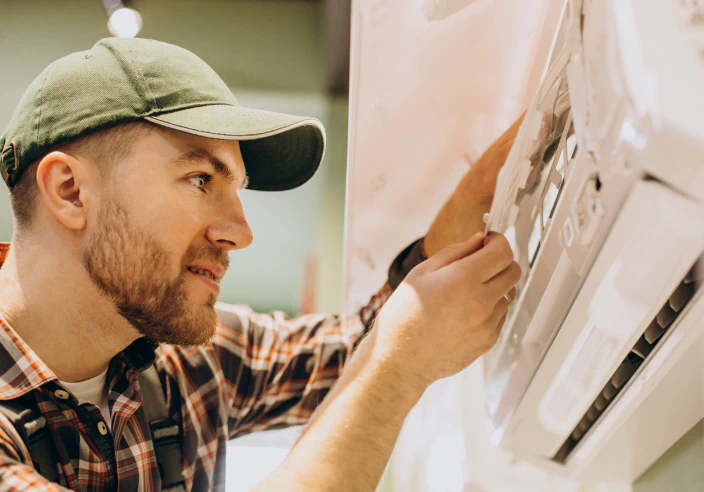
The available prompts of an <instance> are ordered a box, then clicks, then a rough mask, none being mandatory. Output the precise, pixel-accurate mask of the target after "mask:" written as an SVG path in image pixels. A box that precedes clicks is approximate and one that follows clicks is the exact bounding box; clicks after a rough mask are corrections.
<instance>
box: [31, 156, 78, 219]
mask: <svg viewBox="0 0 704 492" xmlns="http://www.w3.org/2000/svg"><path fill="white" fill-rule="evenodd" d="M86 179H87V173H86V169H85V165H83V164H82V163H81V162H80V161H79V160H78V159H76V158H75V157H72V156H70V155H68V154H66V153H64V152H60V151H54V152H51V153H49V154H47V155H46V156H44V158H43V159H42V160H41V161H40V162H39V165H38V167H37V185H38V186H39V190H40V193H41V196H42V201H43V203H44V205H45V206H46V207H47V209H48V210H49V212H50V213H51V214H52V215H53V216H54V217H56V219H57V220H58V221H59V222H61V223H62V224H63V225H64V226H66V227H68V228H69V229H73V230H81V229H83V228H84V227H85V226H86V218H87V211H86V208H85V207H84V203H83V201H84V200H85V199H86V194H87V193H86V191H85V188H86V187H85V184H86V183H85V180H86Z"/></svg>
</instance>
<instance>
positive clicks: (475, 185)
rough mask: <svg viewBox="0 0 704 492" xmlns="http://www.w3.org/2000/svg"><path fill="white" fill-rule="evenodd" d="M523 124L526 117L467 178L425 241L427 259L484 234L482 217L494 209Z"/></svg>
mask: <svg viewBox="0 0 704 492" xmlns="http://www.w3.org/2000/svg"><path fill="white" fill-rule="evenodd" d="M522 122H523V116H521V117H520V118H518V119H517V120H516V121H515V122H514V123H513V125H511V126H510V127H509V128H508V129H506V131H505V132H504V133H503V134H502V135H501V136H500V137H499V138H497V139H496V140H495V141H494V143H492V144H491V145H490V146H489V148H488V149H486V151H484V153H483V154H482V156H481V157H480V158H479V160H478V161H477V162H476V163H475V164H474V165H473V166H472V168H471V169H470V170H469V171H468V172H467V174H465V175H464V177H463V178H462V180H461V181H460V183H459V185H458V186H457V188H456V189H455V192H454V193H453V194H452V196H451V197H450V199H449V200H448V201H447V202H445V205H443V207H442V208H441V209H440V212H439V213H438V215H437V216H436V217H435V220H434V221H433V224H432V225H431V226H430V229H429V230H428V234H427V235H426V236H425V239H424V240H423V249H424V253H425V255H426V256H428V257H430V256H432V255H434V254H435V253H437V252H438V251H440V250H441V249H442V248H444V247H445V246H448V245H450V244H454V243H459V242H461V241H466V240H467V239H469V238H470V237H471V236H472V235H473V234H475V233H476V232H478V231H483V230H484V225H485V224H484V221H483V217H484V214H485V213H488V212H489V210H490V209H491V202H492V200H493V199H494V189H495V188H496V178H497V176H498V175H499V171H500V170H501V167H502V166H503V165H504V162H505V161H506V158H507V157H508V153H509V151H510V150H511V146H513V142H514V140H515V139H516V134H517V133H518V128H519V127H520V126H521V123H522Z"/></svg>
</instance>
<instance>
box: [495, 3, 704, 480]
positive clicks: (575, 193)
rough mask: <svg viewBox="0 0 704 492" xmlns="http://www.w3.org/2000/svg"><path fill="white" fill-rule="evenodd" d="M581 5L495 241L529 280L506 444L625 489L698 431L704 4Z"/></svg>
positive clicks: (525, 136) (510, 172)
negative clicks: (503, 239) (500, 238)
mask: <svg viewBox="0 0 704 492" xmlns="http://www.w3.org/2000/svg"><path fill="white" fill-rule="evenodd" d="M665 3H666V4H667V5H666V6H665V5H664V4H663V2H662V1H657V0H638V1H636V0H619V1H609V0H592V1H590V0H584V1H582V0H569V1H568V2H567V3H566V5H565V8H564V11H563V16H562V22H561V24H560V27H559V30H558V33H557V34H556V36H555V42H554V46H553V50H552V55H551V56H550V61H549V65H548V67H547V69H546V71H545V74H544V76H543V79H542V82H541V85H540V87H539V90H538V91H537V93H536V95H535V97H534V99H533V102H532V104H531V106H530V108H529V110H528V112H527V113H526V116H525V119H524V122H523V124H522V126H521V128H520V130H519V133H518V136H517V139H516V143H515V145H514V146H513V148H512V150H511V153H510V155H509V158H508V160H507V162H506V164H505V166H504V169H503V170H502V172H501V174H500V176H499V180H498V182H497V189H496V197H495V200H494V204H493V206H492V209H491V212H490V214H489V215H488V216H487V217H486V220H487V229H488V230H495V231H500V232H502V233H503V234H505V235H506V236H507V237H508V238H509V240H510V241H511V242H512V245H513V247H514V252H515V254H516V260H517V261H518V262H519V263H520V265H521V267H522V268H523V278H522V279H521V282H520V283H519V286H518V297H517V299H516V300H515V302H514V303H513V304H512V307H511V310H510V312H509V317H508V320H507V322H506V324H505V326H504V328H503V331H502V335H501V338H500V340H499V342H498V343H497V345H496V346H495V347H494V349H493V350H492V351H491V352H490V353H489V354H487V356H486V357H485V358H484V360H483V364H484V382H485V390H486V412H487V415H488V419H489V422H490V427H491V431H492V440H493V442H494V443H495V444H497V445H500V446H501V447H503V448H506V449H509V450H511V451H513V452H514V453H515V454H516V456H517V457H520V458H523V459H526V460H528V461H530V462H533V463H535V464H538V465H540V466H541V467H544V468H546V469H548V470H550V471H551V472H554V473H560V474H565V475H568V476H572V477H579V478H582V479H592V480H613V481H624V482H630V481H632V480H634V479H635V478H637V477H638V476H639V475H640V474H642V472H644V471H645V470H646V469H647V468H648V467H649V466H650V465H651V464H652V463H653V462H654V461H655V460H656V459H657V458H658V457H659V456H661V455H662V454H663V453H664V452H665V451H666V450H667V449H668V448H669V447H670V446H672V444H674V443H675V442H676V441H677V440H678V439H679V438H680V437H681V436H682V435H684V434H685V433H686V432H687V431H688V430H689V429H690V428H691V427H692V426H693V425H694V424H696V423H697V422H698V421H699V420H701V419H702V417H704V319H702V315H703V314H704V300H703V296H704V294H703V293H702V289H700V288H699V287H700V283H701V282H700V281H701V270H700V269H699V268H697V265H698V261H699V259H700V257H701V256H702V253H703V252H704V91H703V90H702V88H704V57H702V50H703V49H704V28H702V24H701V22H702V19H704V8H703V7H702V5H703V4H702V2H684V1H670V2H665Z"/></svg>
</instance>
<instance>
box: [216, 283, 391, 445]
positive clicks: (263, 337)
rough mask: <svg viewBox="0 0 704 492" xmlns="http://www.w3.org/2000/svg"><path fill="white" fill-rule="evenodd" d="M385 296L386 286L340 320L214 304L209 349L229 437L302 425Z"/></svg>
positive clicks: (337, 375) (389, 292) (328, 388)
mask: <svg viewBox="0 0 704 492" xmlns="http://www.w3.org/2000/svg"><path fill="white" fill-rule="evenodd" d="M390 295H391V289H390V287H389V286H388V285H385V286H384V287H383V288H382V289H381V290H380V291H379V292H378V293H377V294H376V295H375V296H373V297H372V299H371V300H370V302H369V303H368V305H367V306H365V307H364V308H363V309H361V310H360V311H359V312H358V313H357V314H355V315H353V316H346V317H344V316H336V315H329V314H317V315H307V316H302V317H298V318H294V319H289V318H287V317H286V316H285V315H284V314H283V313H273V314H258V313H255V312H253V311H252V310H251V309H250V308H249V307H247V306H235V305H228V304H218V305H216V310H217V313H218V317H219V319H220V323H219V326H218V329H217V331H216V334H215V337H214V338H213V341H212V347H213V349H214V354H213V355H214V356H215V357H216V359H217V361H218V364H219V366H220V368H221V369H222V374H223V376H224V379H223V386H224V388H223V389H224V393H225V395H226V403H225V404H226V406H227V412H228V428H229V436H230V438H234V437H238V436H242V435H245V434H248V433H250V432H255V431H261V430H267V429H275V428H281V427H288V426H292V425H301V424H305V423H307V422H308V420H309V419H310V417H311V416H312V415H313V412H314V411H315V409H316V408H317V406H318V405H319V404H320V402H321V401H323V398H324V397H325V395H327V393H328V392H329V391H330V389H331V387H332V386H333V384H334V383H335V381H337V379H338V378H339V376H340V374H341V373H342V369H343V367H344V366H345V365H346V363H347V362H348V360H349V359H350V357H351V355H352V352H353V350H354V348H355V347H356V345H357V344H358V343H359V341H360V340H361V339H362V338H363V337H364V335H365V334H366V333H367V332H368V331H369V329H370V328H371V325H372V320H373V317H374V315H375V314H376V311H377V310H378V309H379V308H381V306H382V305H383V304H384V302H386V300H387V299H388V298H389V296H390Z"/></svg>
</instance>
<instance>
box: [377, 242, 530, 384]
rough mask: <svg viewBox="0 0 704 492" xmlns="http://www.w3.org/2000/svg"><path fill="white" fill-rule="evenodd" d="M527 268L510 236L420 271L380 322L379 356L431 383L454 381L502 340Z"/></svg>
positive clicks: (449, 253) (473, 245) (441, 257)
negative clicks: (517, 259)
mask: <svg viewBox="0 0 704 492" xmlns="http://www.w3.org/2000/svg"><path fill="white" fill-rule="evenodd" d="M520 278H521V268H520V267H519V266H518V264H517V263H516V262H515V261H513V253H512V251H511V247H510V246H509V244H508V241H506V238H505V237H504V236H502V235H500V234H497V233H491V234H490V235H489V236H488V237H487V238H486V240H485V239H484V238H483V236H482V235H481V233H478V234H477V235H476V236H474V237H472V239H470V240H469V241H465V242H464V243H460V244H454V245H451V246H448V247H446V248H444V249H443V250H441V251H440V252H438V253H437V254H436V255H434V256H433V257H432V258H430V259H429V260H427V261H425V262H423V263H421V264H420V265H418V266H417V267H416V268H415V269H413V270H412V271H411V272H410V273H409V274H408V276H407V277H406V279H405V280H404V282H403V283H401V285H400V286H399V287H398V288H397V289H396V291H395V292H394V294H393V295H392V296H391V298H390V299H389V300H388V301H387V303H386V304H385V305H384V307H383V308H382V309H381V311H380V312H379V314H378V316H377V320H376V325H375V330H376V331H377V347H376V349H377V351H378V352H377V354H376V357H378V358H380V359H383V360H387V361H388V362H389V363H391V364H392V365H394V364H398V366H399V367H402V368H403V374H404V377H412V378H413V379H414V380H415V382H417V383H418V384H420V385H421V386H423V385H428V384H430V383H432V382H433V381H435V380H436V379H440V378H443V377H446V376H451V375H453V374H455V373H457V372H459V371H460V370H462V369H464V368H465V367H467V366H468V365H469V364H471V363H472V362H473V361H474V360H476V359H477V358H478V357H479V356H481V355H482V354H484V353H485V352H487V351H488V350H489V349H490V348H491V347H492V346H493V345H494V343H495V342H496V340H497V338H498V336H499V332H500V330H501V326H502V324H503V321H504V318H505V317H506V313H507V311H508V306H509V302H508V301H507V300H506V299H505V298H504V295H505V294H508V295H509V296H510V297H511V298H512V299H514V298H515V297H516V292H515V285H516V283H517V282H518V281H519V279H520Z"/></svg>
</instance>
